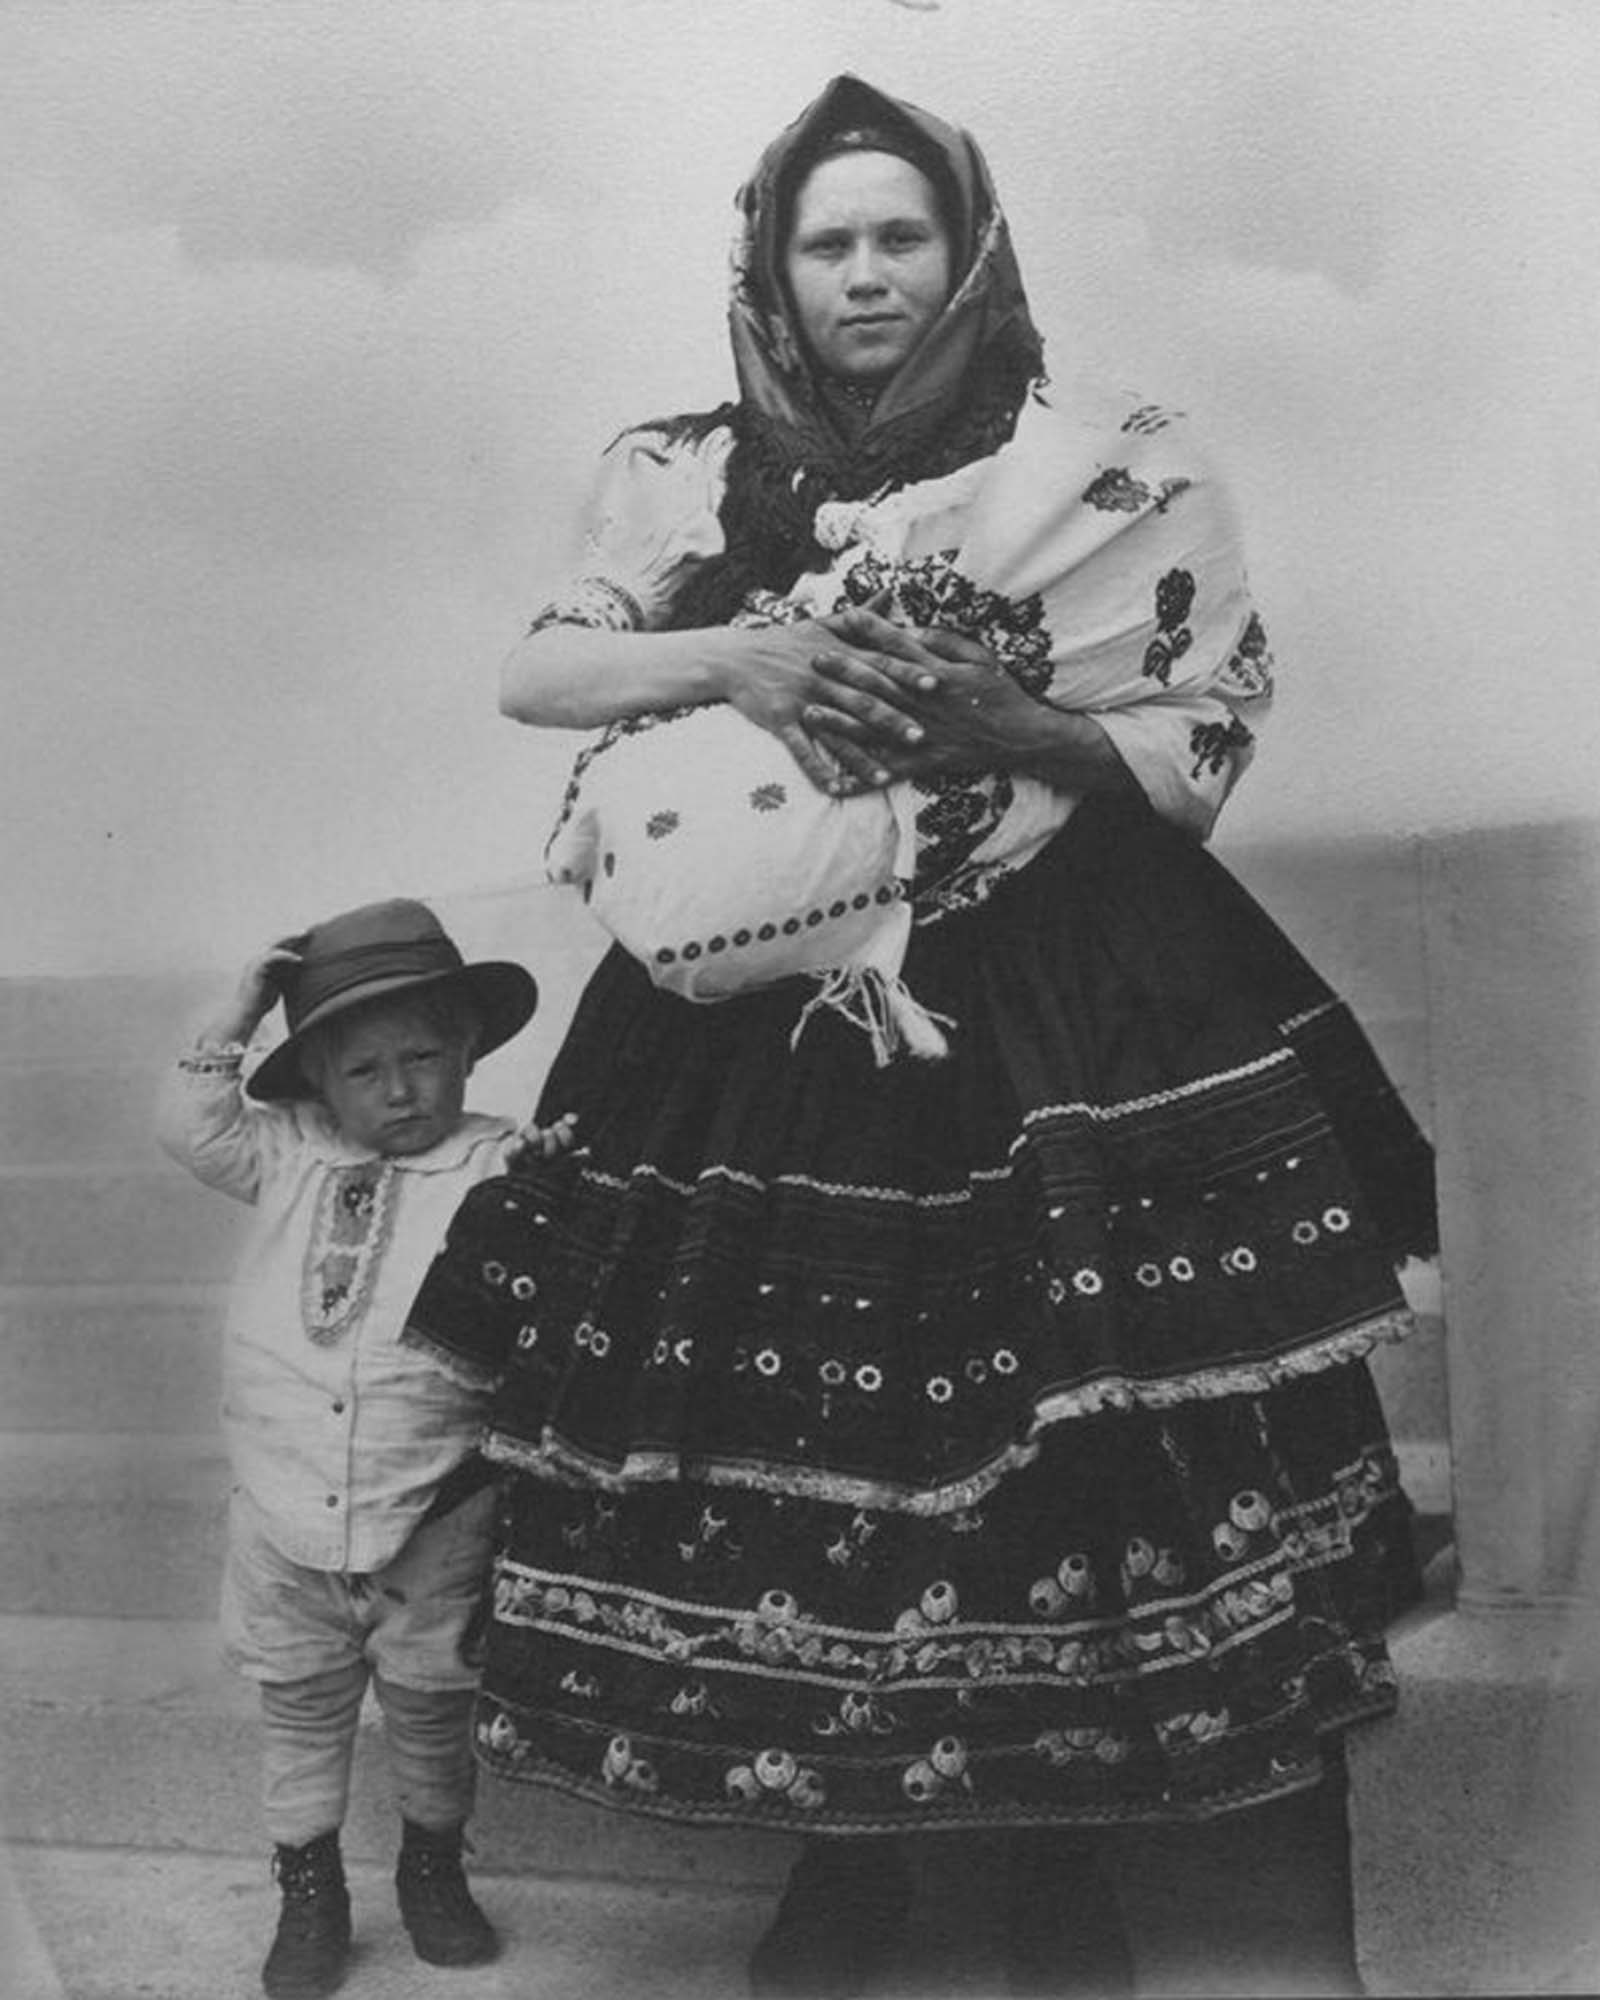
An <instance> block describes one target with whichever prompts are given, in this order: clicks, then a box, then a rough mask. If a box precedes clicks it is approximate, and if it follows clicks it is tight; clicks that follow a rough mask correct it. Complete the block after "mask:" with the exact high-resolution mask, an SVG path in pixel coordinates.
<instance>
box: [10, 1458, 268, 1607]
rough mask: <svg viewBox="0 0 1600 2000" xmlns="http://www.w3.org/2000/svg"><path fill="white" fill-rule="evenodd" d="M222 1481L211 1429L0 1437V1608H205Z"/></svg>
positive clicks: (215, 1571) (222, 1505)
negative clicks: (170, 1433)
mask: <svg viewBox="0 0 1600 2000" xmlns="http://www.w3.org/2000/svg"><path fill="white" fill-rule="evenodd" d="M227 1489H228V1480H227V1468H226V1464H225V1461H224V1458H223V1452H222V1442H221V1439H220V1438H219V1437H217V1436H215V1435H205V1434H202V1435H198V1436H185V1437H160V1436H150V1435H139V1434H118V1433H113V1434H110V1435H102V1436H85V1435H82V1434H79V1433H73V1432H59V1431H58V1432H48V1431H44V1432H33V1433H15V1432H13V1433H9V1434H0V1613H7V1614H20V1613H51V1614H55V1615H60V1616H73V1617H97V1618H140V1617H147V1618H204V1617H208V1616H209V1615H210V1614H211V1613H212V1611H213V1610H214V1609H215V1606H216V1600H217V1581H218V1577H219V1575H220V1573H221V1561H222V1531H223V1519H224V1514H225V1511H226V1502H227Z"/></svg>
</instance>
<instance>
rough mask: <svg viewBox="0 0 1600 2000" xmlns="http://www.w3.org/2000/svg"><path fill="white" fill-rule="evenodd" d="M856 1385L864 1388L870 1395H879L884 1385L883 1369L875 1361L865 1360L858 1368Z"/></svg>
mask: <svg viewBox="0 0 1600 2000" xmlns="http://www.w3.org/2000/svg"><path fill="white" fill-rule="evenodd" d="M856 1387H857V1388H858V1389H864V1390H865V1391H866V1393H867V1394H868V1395H869V1396H875V1395H877V1393H878V1391H879V1390H880V1389H881V1388H882V1387H883V1370H882V1369H881V1368H880V1367H878V1366H877V1364H876V1363H875V1362H872V1361H863V1362H862V1364H861V1366H860V1367H859V1368H858V1369H857V1370H856Z"/></svg>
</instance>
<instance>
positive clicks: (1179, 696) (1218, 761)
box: [1095, 611, 1272, 840]
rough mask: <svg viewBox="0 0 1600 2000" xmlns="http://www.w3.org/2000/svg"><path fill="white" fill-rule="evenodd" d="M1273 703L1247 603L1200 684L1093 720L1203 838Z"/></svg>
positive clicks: (1262, 638) (1158, 797)
mask: <svg viewBox="0 0 1600 2000" xmlns="http://www.w3.org/2000/svg"><path fill="white" fill-rule="evenodd" d="M1271 709H1272V654H1271V651H1270V649H1269V647H1268V645H1267V636H1266V632H1265V630H1264V629H1263V627H1262V624H1261V620H1260V618H1259V617H1257V615H1256V614H1255V613H1254V612H1253V611H1252V612H1251V613H1250V615H1249V618H1248V620H1247V622H1246V625H1245V629H1244V632H1243V634H1242V635H1241V637H1240V639H1239V642H1238V644H1237V646H1236V647H1235V648H1234V651H1233V653H1232V654H1231V656H1230V657H1229V659H1228V661H1227V663H1226V664H1225V666H1224V667H1223V668H1222V669H1221V670H1220V672H1218V673H1216V674H1215V675H1213V676H1212V677H1210V679H1209V680H1208V681H1206V682H1204V683H1202V684H1200V685H1197V686H1190V687H1182V688H1179V689H1176V690H1174V691H1173V692H1171V693H1163V694H1160V695H1155V696H1147V697H1146V698H1145V699H1144V700H1143V701H1140V702H1137V703H1135V704H1134V705H1133V706H1131V707H1127V708H1103V709H1099V710H1097V711H1096V713H1095V720H1096V721H1097V722H1098V723H1099V724H1100V727H1101V728H1102V729H1103V730H1104V731H1105V732H1106V734H1107V736H1109V737H1110V739H1111V742H1112V745H1113V747H1114V748H1115V749H1116V751H1117V754H1118V755H1119V756H1120V757H1121V759H1122V761H1123V763H1124V764H1126V765H1127V767H1128V769H1129V770H1130V771H1131V772H1132V773H1133V775H1134V777H1135V778H1136V779H1137V780H1138V782H1139V785H1140V787H1141V789H1142V790H1143V791H1144V792H1145V794H1146V796H1147V797H1148V798H1149V800H1150V803H1151V804H1152V805H1153V806H1154V807H1155V808H1156V810H1157V812H1159V813H1160V814H1161V815H1162V816H1163V817H1164V818H1166V819H1170V820H1173V821H1175V822H1176V823H1177V824H1178V825H1179V826H1183V827H1187V828H1188V829H1189V831H1190V832H1191V833H1194V834H1197V835H1198V836H1199V837H1200V839H1202V840H1204V839H1205V838H1206V837H1207V836H1208V835H1209V834H1210V832H1211V829H1212V827H1213V826H1214V825H1215V823H1216V818H1217V815H1218V813H1219V812H1221V810H1222V808H1223V805H1224V803H1225V802H1226V800H1227V797H1228V794H1229V793H1230V792H1231V791H1232V790H1233V788H1234V786H1235V785H1236V784H1237V783H1238V781H1239V779H1240V778H1241V777H1243V775H1244V773H1245V771H1246V770H1247V768H1248V767H1249V764H1250V761H1251V759H1252V758H1253V757H1254V756H1255V749H1256V736H1257V733H1258V731H1259V730H1260V728H1261V725H1262V723H1263V722H1264V721H1265V720H1266V718H1267V716H1268V715H1269V714H1270V713H1271Z"/></svg>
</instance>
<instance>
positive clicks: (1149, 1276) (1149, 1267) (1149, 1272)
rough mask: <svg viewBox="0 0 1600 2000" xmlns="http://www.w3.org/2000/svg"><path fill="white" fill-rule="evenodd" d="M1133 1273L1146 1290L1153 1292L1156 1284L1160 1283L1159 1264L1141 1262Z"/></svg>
mask: <svg viewBox="0 0 1600 2000" xmlns="http://www.w3.org/2000/svg"><path fill="white" fill-rule="evenodd" d="M1133 1275H1134V1276H1135V1277H1136V1278H1137V1279H1138V1280H1139V1283H1140V1284H1141V1285H1143V1286H1144V1287H1145V1289H1146V1290H1147V1291H1152V1292H1153V1291H1154V1290H1155V1288H1156V1286H1157V1285H1159V1284H1160V1283H1161V1266H1160V1265H1159V1264H1141V1265H1140V1266H1139V1268H1138V1270H1137V1271H1135V1272H1134V1274H1133Z"/></svg>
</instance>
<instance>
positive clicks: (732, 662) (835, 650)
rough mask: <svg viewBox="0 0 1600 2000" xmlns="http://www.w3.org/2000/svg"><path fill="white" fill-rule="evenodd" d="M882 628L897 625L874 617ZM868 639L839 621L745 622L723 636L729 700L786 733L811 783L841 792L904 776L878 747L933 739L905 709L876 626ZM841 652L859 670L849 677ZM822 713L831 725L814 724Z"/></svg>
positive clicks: (781, 736) (772, 730) (782, 738)
mask: <svg viewBox="0 0 1600 2000" xmlns="http://www.w3.org/2000/svg"><path fill="white" fill-rule="evenodd" d="M855 615H857V614H853V613H852V614H846V616H855ZM863 615H864V614H863ZM879 626H881V627H882V628H883V630H884V631H887V632H893V631H895V630H896V628H895V627H894V626H891V625H889V624H888V623H887V621H886V620H883V619H874V620H873V629H874V631H875V630H876V628H877V627H879ZM863 636H864V637H866V638H867V640H868V643H867V644H866V645H864V646H862V647H860V648H859V649H858V647H857V641H856V640H855V639H854V638H853V637H852V635H851V633H850V631H849V630H848V629H846V628H845V626H844V624H843V623H842V621H841V620H840V619H837V618H829V619H826V620H823V619H809V618H808V619H803V620H801V621H799V622H798V623H796V624H793V625H761V626H736V627H730V628H726V630H725V631H724V632H723V633H722V634H720V635H719V637H720V638H721V640H722V647H723V662H722V677H721V686H720V689H719V692H720V693H721V696H722V698H723V699H724V700H725V701H727V702H728V703H729V704H730V706H732V707H734V708H736V709H738V711H739V713H740V714H741V715H743V716H746V717H747V718H748V719H749V720H750V721H751V722H754V723H755V724H757V726H758V727H760V728H762V729H765V730H767V731H768V732H769V734H771V735H773V736H776V737H777V738H778V740H779V742H781V743H782V744H783V745H784V746H785V747H786V749H787V750H788V751H789V753H790V755H791V756H792V757H793V758H794V760H795V762H796V763H797V764H798V765H799V766H800V768H801V770H802V771H804V772H805V774H806V776H807V777H808V778H809V779H810V780H811V782H812V783H813V784H814V785H815V786H817V788H818V789H819V790H820V791H824V792H829V793H832V794H834V795H835V796H843V795H848V794H850V793H853V792H860V791H867V790H871V789H872V788H874V787H876V786H881V785H886V784H888V783H889V781H890V779H891V777H892V776H893V775H894V774H893V773H892V772H891V771H890V770H889V769H888V767H887V766H886V764H885V763H884V760H883V758H882V757H881V756H880V755H879V754H878V751H877V746H879V745H899V746H901V747H903V748H907V749H910V748H914V747H915V746H916V745H918V744H920V743H921V741H922V737H923V728H922V724H921V723H920V722H918V721H917V720H916V719H915V718H913V717H911V716H908V715H906V714H905V713H904V712H903V711H902V710H901V709H900V708H899V707H897V706H896V704H895V699H894V697H895V696H896V693H897V687H896V683H895V682H894V681H893V680H892V679H891V678H890V677H888V676H887V675H886V673H885V672H884V671H883V669H884V666H885V664H886V663H885V662H884V661H883V659H882V658H881V657H880V655H879V654H878V653H877V652H875V651H874V650H873V649H872V646H871V643H870V635H868V634H867V632H866V628H863ZM841 649H843V657H845V658H846V659H847V660H848V662H849V663H850V665H851V667H852V669H853V671H852V673H851V676H850V678H849V679H848V680H845V681H840V680H838V679H836V677H835V674H834V672H833V669H832V667H831V666H825V665H824V662H832V661H836V660H838V659H839V658H840V657H841ZM814 718H815V719H820V720H821V722H822V724H823V725H824V727H823V728H821V729H817V730H814V729H813V726H812V725H813V719H814Z"/></svg>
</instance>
